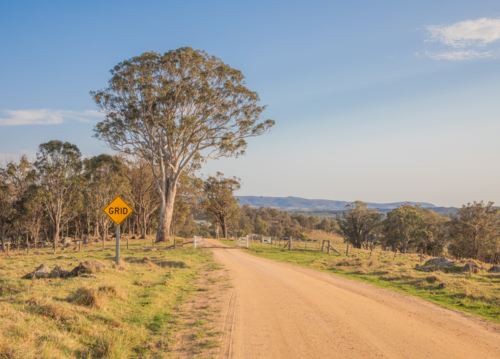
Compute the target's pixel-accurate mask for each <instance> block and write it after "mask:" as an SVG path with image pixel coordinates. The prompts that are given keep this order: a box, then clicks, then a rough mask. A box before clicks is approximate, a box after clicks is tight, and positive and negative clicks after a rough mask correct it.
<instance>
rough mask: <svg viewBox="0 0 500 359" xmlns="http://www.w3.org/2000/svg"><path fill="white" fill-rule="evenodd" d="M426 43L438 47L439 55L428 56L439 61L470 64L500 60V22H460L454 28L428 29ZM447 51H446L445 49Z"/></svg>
mask: <svg viewBox="0 0 500 359" xmlns="http://www.w3.org/2000/svg"><path fill="white" fill-rule="evenodd" d="M426 30H427V32H428V38H427V39H426V40H425V41H426V42H430V43H434V44H435V45H438V46H439V47H440V49H438V50H437V51H432V52H426V54H427V56H429V57H431V58H433V59H436V60H469V59H482V58H498V57H500V51H499V47H498V43H500V18H499V19H490V18H486V17H484V18H481V19H477V20H466V21H460V22H457V23H454V24H451V25H432V26H427V27H426ZM443 47H444V48H443Z"/></svg>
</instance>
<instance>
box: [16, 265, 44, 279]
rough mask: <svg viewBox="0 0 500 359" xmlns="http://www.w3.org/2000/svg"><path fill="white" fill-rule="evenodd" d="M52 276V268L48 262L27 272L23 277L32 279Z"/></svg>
mask: <svg viewBox="0 0 500 359" xmlns="http://www.w3.org/2000/svg"><path fill="white" fill-rule="evenodd" d="M49 276H50V268H49V266H48V265H46V264H42V265H41V266H40V267H38V268H37V269H35V270H34V271H33V272H31V273H28V274H26V275H25V276H24V277H22V278H21V279H32V278H33V277H35V278H37V279H38V278H49Z"/></svg>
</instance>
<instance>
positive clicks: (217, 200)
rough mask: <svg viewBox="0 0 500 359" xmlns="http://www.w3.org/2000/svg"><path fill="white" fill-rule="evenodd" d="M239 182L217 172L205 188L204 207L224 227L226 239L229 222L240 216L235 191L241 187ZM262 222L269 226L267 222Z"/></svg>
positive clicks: (206, 182)
mask: <svg viewBox="0 0 500 359" xmlns="http://www.w3.org/2000/svg"><path fill="white" fill-rule="evenodd" d="M239 181H240V179H239V178H236V177H233V178H224V174H222V173H220V172H217V175H216V176H215V177H209V178H208V179H207V180H206V181H205V185H204V186H203V192H204V193H205V196H206V199H205V200H204V201H203V206H204V207H205V209H206V211H207V212H209V213H211V214H212V215H213V217H214V219H215V223H216V225H220V226H221V227H222V231H223V233H224V238H227V230H228V226H227V225H228V221H229V220H230V219H232V218H233V217H235V216H237V215H238V214H239V208H238V200H237V199H236V198H234V191H237V190H239V189H240V187H241V186H240V182H239ZM262 222H263V223H264V224H265V225H266V226H267V223H266V222H264V221H262Z"/></svg>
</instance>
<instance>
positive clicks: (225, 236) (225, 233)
mask: <svg viewBox="0 0 500 359" xmlns="http://www.w3.org/2000/svg"><path fill="white" fill-rule="evenodd" d="M222 230H223V231H224V238H225V239H227V222H226V217H224V220H223V222H222Z"/></svg>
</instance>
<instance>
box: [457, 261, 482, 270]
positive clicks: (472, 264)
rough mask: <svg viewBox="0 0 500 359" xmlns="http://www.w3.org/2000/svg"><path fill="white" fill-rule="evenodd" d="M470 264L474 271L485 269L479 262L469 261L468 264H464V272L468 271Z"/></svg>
mask: <svg viewBox="0 0 500 359" xmlns="http://www.w3.org/2000/svg"><path fill="white" fill-rule="evenodd" d="M469 266H470V267H471V268H472V269H471V270H472V272H473V273H477V272H479V270H482V269H484V268H483V267H480V266H478V265H477V263H475V262H470V263H467V264H466V265H464V267H463V268H462V272H468V271H469Z"/></svg>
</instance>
